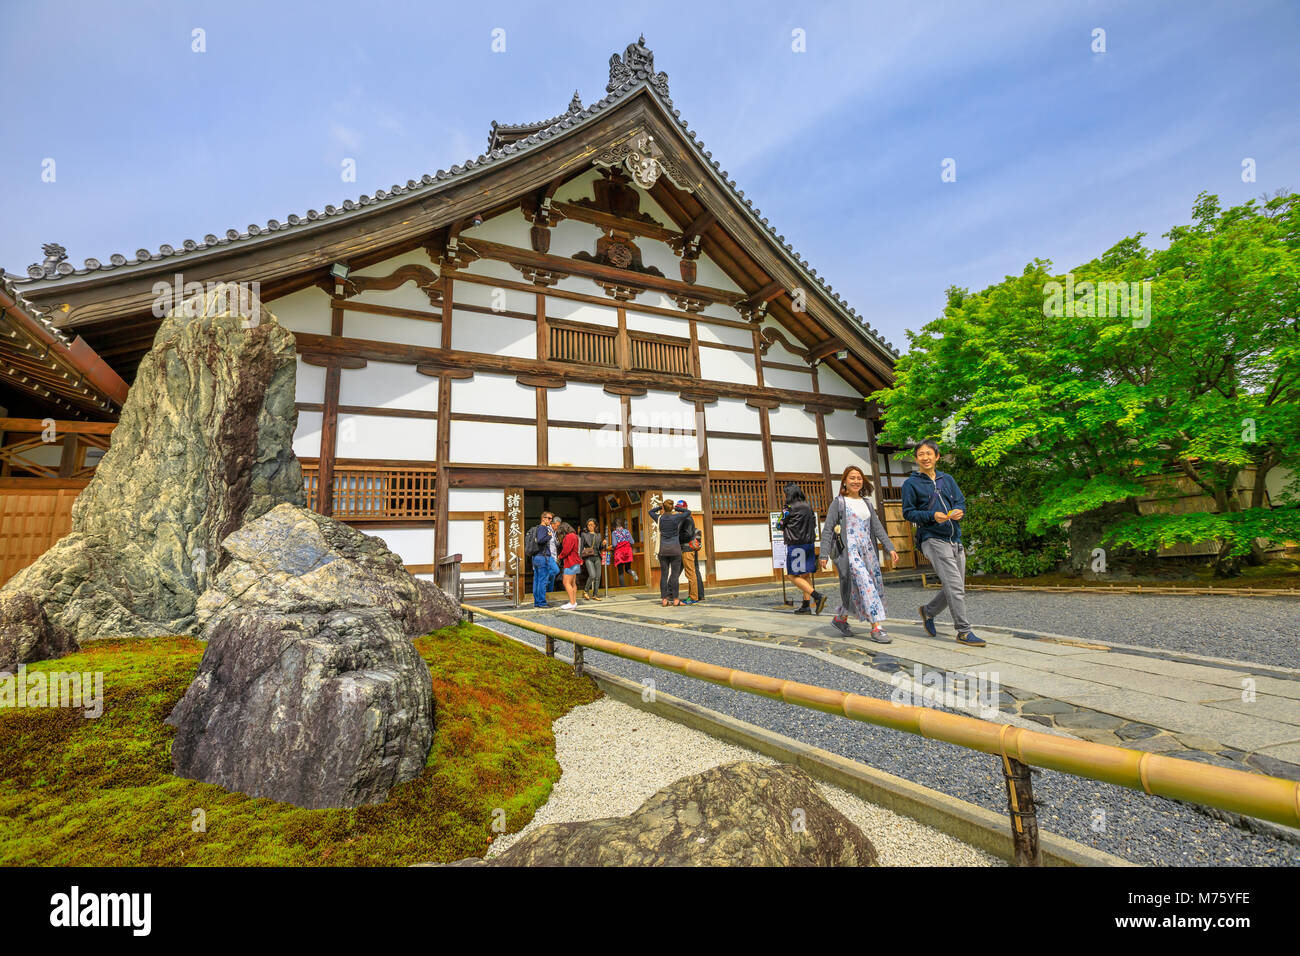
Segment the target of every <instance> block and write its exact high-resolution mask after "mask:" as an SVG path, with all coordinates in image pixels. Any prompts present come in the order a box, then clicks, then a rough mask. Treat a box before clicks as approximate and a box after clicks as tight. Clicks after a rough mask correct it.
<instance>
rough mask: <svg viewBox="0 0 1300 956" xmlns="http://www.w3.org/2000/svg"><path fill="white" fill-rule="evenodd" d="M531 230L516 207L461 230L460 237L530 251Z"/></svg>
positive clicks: (530, 226) (528, 223)
mask: <svg viewBox="0 0 1300 956" xmlns="http://www.w3.org/2000/svg"><path fill="white" fill-rule="evenodd" d="M531 230H532V223H530V222H529V221H528V220H527V219H525V218H524V214H523V213H522V212H521V211H520V210H519V207H518V206H516V207H514V208H512V209H507V210H506V211H505V212H503V213H501V214H500V215H498V216H493V217H492V218H491V219H486V220H484V221H483V222H482V223H481V224H480V225H477V226H471V227H470V228H469V229H463V230H461V235H462V236H465V237H476V238H479V239H487V240H489V241H490V242H500V243H504V244H505V245H507V246H515V247H517V248H522V249H531V248H532V238H531V235H530V233H531Z"/></svg>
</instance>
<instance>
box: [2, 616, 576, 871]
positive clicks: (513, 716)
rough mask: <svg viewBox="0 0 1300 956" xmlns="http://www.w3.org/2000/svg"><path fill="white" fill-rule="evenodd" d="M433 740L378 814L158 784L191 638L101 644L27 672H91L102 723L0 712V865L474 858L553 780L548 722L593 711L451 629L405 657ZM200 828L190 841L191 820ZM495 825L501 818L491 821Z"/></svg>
mask: <svg viewBox="0 0 1300 956" xmlns="http://www.w3.org/2000/svg"><path fill="white" fill-rule="evenodd" d="M415 646H416V648H417V649H418V650H419V651H420V654H421V655H422V656H423V657H424V659H425V661H426V662H428V664H429V671H430V674H431V675H432V678H433V696H434V702H435V713H436V724H437V730H436V733H435V736H434V741H433V747H432V749H431V750H430V753H429V761H428V766H427V767H426V768H425V771H424V773H423V774H421V775H420V777H419V778H417V779H415V780H412V781H409V782H407V783H404V784H401V785H399V786H397V787H394V788H393V789H392V791H391V792H390V793H389V797H388V800H387V802H385V803H384V804H382V805H379V806H364V807H356V808H353V809H338V810H302V809H299V808H298V807H294V806H290V805H289V804H284V803H275V802H273V801H270V800H253V799H250V798H249V797H246V796H244V795H243V794H238V793H229V792H227V791H225V790H223V789H221V788H220V787H217V786H213V785H211V784H204V783H198V782H196V781H192V780H182V779H180V778H178V777H174V776H172V773H171V753H170V751H171V740H172V735H173V734H174V731H173V729H172V728H171V727H168V726H166V725H165V724H163V720H164V718H166V716H167V715H168V714H169V713H170V712H171V710H172V707H174V706H175V704H176V702H177V701H178V700H179V699H180V697H181V695H182V694H183V693H184V692H185V688H186V687H188V686H189V683H190V681H191V680H193V678H194V675H195V673H196V672H197V670H198V666H199V659H200V658H201V657H202V654H203V644H202V642H200V641H196V640H192V639H190V638H150V639H139V640H122V641H100V642H96V643H94V644H91V645H88V647H87V648H86V649H85V650H83V651H81V652H80V653H78V654H74V655H71V656H69V657H64V658H61V659H59V660H56V661H46V662H43V663H39V664H31V665H28V668H27V669H28V671H29V672H35V671H62V672H72V671H103V674H104V710H103V715H102V716H100V717H99V718H97V719H86V718H85V717H83V716H82V711H81V710H77V709H70V708H41V709H30V710H29V709H12V708H4V709H0V864H3V865H74V866H75V865H96V866H124V865H125V866H130V865H142V866H174V865H185V864H194V865H200V866H222V865H227V866H231V865H233V866H248V865H272V866H276V865H283V866H313V865H344V866H368V865H370V866H374V865H383V866H401V865H405V864H410V863H419V862H426V861H437V862H447V861H451V860H458V859H462V858H464V857H467V856H481V855H482V854H483V853H485V852H486V851H487V848H488V845H489V843H490V842H491V840H492V837H493V836H494V833H493V828H492V827H493V819H494V816H493V811H494V810H496V809H498V808H500V809H501V810H503V811H504V812H505V832H509V833H513V832H515V831H517V830H519V829H520V828H522V827H523V826H525V825H526V824H527V823H528V822H529V821H530V820H531V819H532V817H533V814H534V812H535V811H536V809H537V808H538V807H539V806H540V805H541V804H542V803H544V802H545V801H546V799H547V797H548V796H549V794H550V791H551V786H552V785H553V784H554V783H555V781H556V780H558V779H559V777H560V767H559V764H558V763H557V762H556V760H555V738H554V736H553V735H552V733H551V722H552V721H554V720H555V719H556V718H557V717H559V716H561V715H563V714H565V713H567V712H568V711H569V710H570V709H571V708H573V707H575V706H577V705H579V704H585V703H589V702H591V701H592V700H595V699H596V698H597V697H598V696H600V692H599V691H598V690H597V689H596V688H595V685H593V684H592V683H591V682H590V681H588V680H585V679H580V678H576V677H574V676H573V670H572V668H571V667H569V666H568V665H565V664H562V663H559V662H557V661H555V660H553V659H551V658H547V657H545V656H543V655H541V654H538V653H536V652H535V651H531V650H529V649H528V648H525V647H522V646H521V645H519V644H517V643H515V642H513V641H511V640H509V639H507V638H504V637H501V636H500V635H498V634H495V633H494V632H492V631H488V630H486V629H484V628H482V627H477V626H475V625H472V624H466V623H461V624H457V625H455V626H453V627H449V628H444V629H443V630H441V631H438V632H436V633H434V634H430V635H429V636H427V637H423V638H421V639H420V640H418V641H416V644H415ZM200 808H201V809H202V810H203V811H204V812H205V814H206V832H201V833H196V832H194V831H193V830H192V828H191V824H192V821H193V820H194V817H193V815H192V811H193V810H195V809H200ZM497 816H498V817H499V816H500V815H499V814H498V815H497Z"/></svg>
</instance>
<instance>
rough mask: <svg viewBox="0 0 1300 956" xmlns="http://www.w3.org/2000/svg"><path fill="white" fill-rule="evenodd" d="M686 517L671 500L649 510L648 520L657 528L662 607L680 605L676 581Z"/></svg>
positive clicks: (680, 560) (678, 575)
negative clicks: (683, 524) (683, 525)
mask: <svg viewBox="0 0 1300 956" xmlns="http://www.w3.org/2000/svg"><path fill="white" fill-rule="evenodd" d="M688 517H689V515H685V514H683V513H682V512H680V511H678V510H677V506H676V505H674V504H673V502H672V499H671V498H670V499H667V500H665V501H664V503H663V504H662V505H656V506H655V507H653V508H651V509H650V520H651V521H653V522H654V523H655V525H656V526H658V528H659V601H660V603H661V604H662V605H663V606H664V607H668V605H669V604H670V603H671V604H672V606H673V607H681V605H682V602H681V599H680V598H679V597H678V596H677V595H678V590H677V587H678V580H677V579H678V577H680V576H681V573H682V540H681V534H682V523H683V522H684V521H685V520H686V519H687V518H688Z"/></svg>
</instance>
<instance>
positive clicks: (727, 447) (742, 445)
mask: <svg viewBox="0 0 1300 956" xmlns="http://www.w3.org/2000/svg"><path fill="white" fill-rule="evenodd" d="M709 470H710V471H766V468H765V466H764V463H763V442H762V441H761V440H759V441H749V440H744V439H739V438H713V437H710V438H709Z"/></svg>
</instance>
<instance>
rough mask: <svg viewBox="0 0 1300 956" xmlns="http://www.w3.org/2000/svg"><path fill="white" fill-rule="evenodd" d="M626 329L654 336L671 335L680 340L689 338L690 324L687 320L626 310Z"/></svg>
mask: <svg viewBox="0 0 1300 956" xmlns="http://www.w3.org/2000/svg"><path fill="white" fill-rule="evenodd" d="M627 328H628V331H629V332H652V333H654V334H655V335H673V336H676V337H677V338H681V339H689V338H690V337H691V323H690V320H688V319H676V318H673V317H672V316H667V315H652V314H651V313H649V312H634V311H632V310H631V309H628V310H627Z"/></svg>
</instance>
